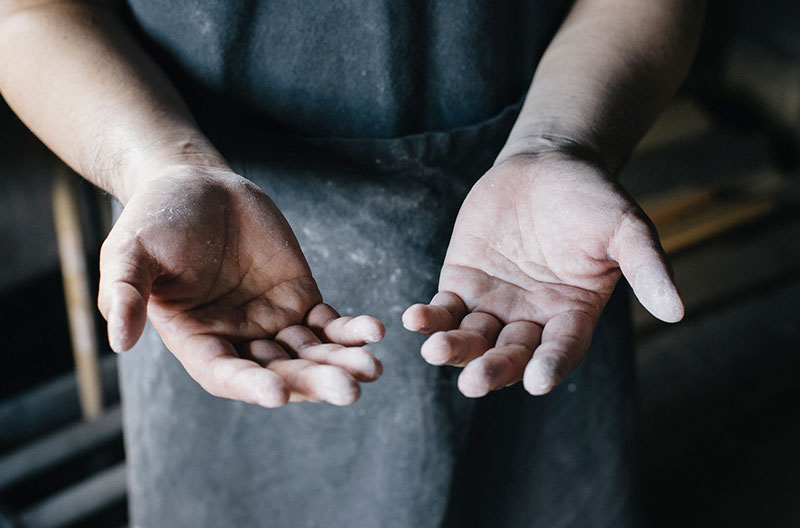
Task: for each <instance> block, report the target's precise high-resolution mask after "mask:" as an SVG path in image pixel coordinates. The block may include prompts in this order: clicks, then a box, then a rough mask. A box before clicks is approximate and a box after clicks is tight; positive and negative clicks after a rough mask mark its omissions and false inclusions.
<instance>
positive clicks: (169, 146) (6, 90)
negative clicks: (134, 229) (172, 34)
mask: <svg viewBox="0 0 800 528" xmlns="http://www.w3.org/2000/svg"><path fill="white" fill-rule="evenodd" d="M0 57H2V60H0V93H2V94H3V97H4V98H5V99H6V101H7V102H8V104H9V105H10V106H11V108H12V109H13V110H14V111H15V112H16V113H17V115H19V116H20V118H21V119H22V120H23V122H25V124H26V125H27V126H28V127H29V128H30V129H31V130H33V132H34V133H35V134H36V135H37V136H39V138H40V139H41V140H42V141H43V142H44V143H45V144H46V145H47V146H48V147H49V148H50V149H51V150H53V152H55V153H56V154H57V155H58V156H59V157H60V158H61V159H62V160H64V161H65V162H66V163H67V164H68V165H69V166H70V167H72V168H73V169H74V170H75V171H76V172H78V173H79V174H81V175H82V176H84V177H85V178H87V179H88V180H90V181H92V182H93V183H95V184H96V185H98V186H99V187H102V188H103V189H105V190H107V191H109V192H110V193H111V194H113V195H114V196H116V197H117V198H119V199H120V200H122V201H123V202H127V200H128V198H129V197H130V196H131V195H132V194H133V193H134V191H135V189H136V188H137V186H139V185H140V184H142V183H144V182H145V181H146V180H147V179H149V178H150V177H151V176H155V175H156V173H158V172H159V171H160V170H161V169H162V168H163V167H164V166H166V165H172V164H191V165H197V164H203V165H208V166H214V167H217V168H227V165H226V164H225V162H224V160H223V159H222V157H221V156H220V155H219V153H218V152H217V151H216V149H214V147H213V146H212V145H211V144H210V143H209V141H208V140H207V139H206V138H205V136H204V135H203V134H202V133H201V132H200V130H199V129H198V127H197V125H196V123H195V122H194V119H193V118H192V116H191V115H190V113H189V110H188V108H187V107H186V104H185V103H184V102H183V99H182V98H181V96H180V95H179V94H178V92H177V91H176V90H175V88H174V87H173V86H172V84H171V83H170V82H169V80H168V79H167V77H166V75H165V74H164V72H163V71H161V69H160V68H159V67H158V66H157V65H156V63H155V62H154V61H153V60H152V59H151V58H150V57H149V56H148V55H147V54H146V53H145V52H144V50H142V49H141V47H140V46H139V44H138V43H137V42H136V41H135V39H134V38H133V37H132V36H131V35H130V33H129V32H128V30H127V28H126V27H125V25H124V23H123V21H122V20H121V18H120V16H119V14H118V12H117V10H116V9H115V7H114V6H113V5H112V2H92V3H90V2H76V1H52V0H51V1H48V0H5V1H4V2H3V3H2V5H1V6H0Z"/></svg>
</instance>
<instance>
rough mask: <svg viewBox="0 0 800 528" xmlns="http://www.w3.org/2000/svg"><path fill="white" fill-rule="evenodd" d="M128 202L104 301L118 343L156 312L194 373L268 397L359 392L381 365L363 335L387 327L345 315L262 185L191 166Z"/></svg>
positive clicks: (164, 333)
mask: <svg viewBox="0 0 800 528" xmlns="http://www.w3.org/2000/svg"><path fill="white" fill-rule="evenodd" d="M146 187H147V188H146V189H145V190H143V191H137V192H136V193H135V194H134V195H133V196H132V198H131V199H130V200H129V201H128V203H127V205H126V207H125V209H124V211H123V212H122V215H121V216H120V218H119V220H118V221H117V223H116V225H115V226H114V228H113V229H112V230H111V233H110V234H109V236H108V239H107V240H106V241H105V243H104V244H103V248H102V251H101V255H100V270H101V277H100V294H99V299H98V305H99V307H100V311H101V312H102V313H103V316H104V317H105V318H106V320H107V321H108V335H109V342H110V343H111V346H112V348H113V349H114V350H116V351H117V352H120V351H123V350H127V349H129V348H131V347H132V346H133V345H134V344H135V343H136V341H137V340H138V339H139V337H140V336H141V334H142V331H143V329H144V325H145V319H146V317H147V316H149V317H150V320H151V321H152V323H153V326H154V327H155V328H156V330H157V331H158V333H159V334H160V335H161V337H162V339H163V340H164V343H165V344H166V345H167V347H168V348H169V349H170V350H171V351H172V353H173V354H174V355H175V356H176V357H177V358H178V359H179V360H180V362H181V363H182V364H183V366H184V368H185V369H186V371H187V372H188V373H189V375H190V376H192V378H194V379H195V380H196V381H197V382H198V383H199V384H200V385H202V386H203V388H205V389H206V390H207V391H208V392H209V393H211V394H213V395H215V396H221V397H225V398H231V399H235V400H242V401H245V402H250V403H256V404H258V405H262V406H265V407H276V406H280V405H283V404H284V403H286V402H287V401H288V400H292V401H298V400H309V401H327V402H330V403H333V404H336V405H347V404H350V403H352V402H354V401H355V400H356V399H357V398H358V396H359V393H360V388H359V384H358V382H363V381H372V380H374V379H376V378H377V377H378V376H380V374H381V364H380V362H379V361H378V360H377V359H376V358H375V357H374V356H372V355H371V354H370V353H368V352H367V351H366V350H365V349H363V348H361V345H363V344H365V343H371V342H375V341H379V340H380V339H381V338H382V337H383V333H384V327H383V325H382V324H381V323H380V322H379V321H378V320H377V319H374V318H372V317H368V316H359V317H356V318H350V317H340V316H339V314H338V313H336V311H334V309H333V308H331V307H330V306H328V305H326V304H323V303H322V296H321V295H320V292H319V290H318V288H317V285H316V283H315V282H314V279H313V278H312V277H311V270H310V269H309V267H308V264H307V263H306V260H305V258H304V257H303V254H302V253H301V251H300V247H299V245H298V243H297V240H296V239H295V237H294V234H293V233H292V231H291V228H290V227H289V225H288V223H287V222H286V220H285V219H284V217H283V215H282V214H281V213H280V211H279V210H278V209H277V207H275V205H274V204H273V202H272V201H271V200H270V199H269V198H268V197H267V196H266V195H265V194H264V193H263V192H262V191H261V190H260V189H259V188H258V187H256V186H255V185H253V184H252V183H250V182H249V181H247V180H245V179H244V178H241V177H239V176H237V175H235V174H232V173H230V172H227V171H219V170H215V171H211V170H208V169H183V170H181V171H173V173H172V174H170V175H167V176H164V177H160V178H157V179H155V180H154V182H151V183H150V184H149V185H147V186H146Z"/></svg>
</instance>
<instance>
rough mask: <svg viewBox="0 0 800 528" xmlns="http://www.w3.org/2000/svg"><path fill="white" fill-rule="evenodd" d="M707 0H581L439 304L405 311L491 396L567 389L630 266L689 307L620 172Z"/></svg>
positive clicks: (652, 289) (467, 204) (490, 183)
mask: <svg viewBox="0 0 800 528" xmlns="http://www.w3.org/2000/svg"><path fill="white" fill-rule="evenodd" d="M703 7H704V6H703V3H702V2H685V1H678V0H675V1H641V0H582V1H581V0H579V1H577V2H575V4H574V6H573V8H572V10H571V12H570V14H569V16H568V17H567V19H566V20H565V22H564V24H563V25H562V27H561V28H560V29H559V31H558V33H557V34H556V36H555V38H554V39H553V41H552V42H551V44H550V46H549V47H548V49H547V51H546V52H545V54H544V56H543V57H542V60H541V62H540V64H539V67H538V68H537V70H536V74H535V76H534V79H533V82H532V84H531V88H530V90H529V92H528V95H527V96H526V100H525V104H524V105H523V108H522V111H521V113H520V116H519V117H518V119H517V121H516V123H515V125H514V128H513V129H512V131H511V134H510V136H509V138H508V141H507V142H506V145H505V147H504V148H503V150H502V151H501V152H500V154H499V156H498V158H497V161H496V162H495V164H494V167H493V168H492V169H491V170H490V171H489V172H488V173H487V174H486V175H485V176H483V177H482V178H481V179H480V180H479V181H478V183H477V184H476V185H475V186H474V187H473V189H472V190H471V191H470V193H469V195H468V196H467V198H466V200H465V201H464V204H463V206H462V207H461V211H460V212H459V215H458V218H457V220H456V224H455V228H454V231H453V236H452V239H451V241H450V245H449V247H448V251H447V256H446V258H445V262H444V267H443V269H442V273H441V276H440V280H439V293H438V294H437V295H436V296H434V298H433V299H432V300H431V302H430V303H428V304H418V305H415V306H412V307H410V308H409V309H408V310H407V311H406V312H405V314H404V315H403V323H404V325H405V327H406V328H408V329H409V330H413V331H417V332H421V333H423V334H425V335H429V336H430V337H429V338H428V339H427V340H426V341H425V343H424V344H423V346H422V356H423V357H424V358H425V359H426V360H427V361H428V362H429V363H431V364H434V365H454V366H463V367H464V370H463V372H462V373H461V375H460V377H459V389H460V390H461V392H462V393H464V394H465V395H466V396H471V397H479V396H483V395H485V394H486V393H487V392H489V391H490V390H495V389H500V388H503V387H505V386H507V385H509V384H511V383H516V382H518V381H520V380H522V381H523V383H524V386H525V389H526V390H527V391H528V392H529V393H531V394H533V395H541V394H545V393H547V392H549V391H550V390H552V388H553V387H554V386H556V385H557V384H558V383H560V382H561V381H562V380H563V379H564V377H565V376H566V375H567V374H569V373H570V372H572V371H573V370H574V369H575V368H576V367H577V366H578V365H579V364H580V362H581V361H582V360H583V358H584V356H585V354H586V351H587V349H588V348H589V345H590V343H591V338H592V332H593V330H594V327H595V325H596V324H597V321H598V318H599V316H600V313H601V312H602V310H603V307H604V306H605V305H606V303H607V302H608V299H609V297H610V295H611V292H612V291H613V289H614V286H615V285H616V283H617V281H618V280H619V278H620V276H621V275H624V276H625V278H626V279H627V280H628V282H629V283H630V284H631V286H632V287H633V291H634V293H635V294H636V297H637V298H638V299H639V301H640V302H641V303H642V304H643V305H644V307H645V308H647V309H648V310H649V311H650V312H651V313H652V314H653V315H654V316H656V317H658V318H659V319H661V320H663V321H667V322H676V321H679V320H680V319H681V318H682V317H683V313H684V309H683V303H682V302H681V299H680V296H679V295H678V291H677V288H676V287H675V284H674V282H673V280H672V275H671V272H670V269H669V266H668V263H667V260H666V257H665V255H664V252H663V250H662V248H661V246H660V244H659V243H658V237H657V235H656V233H655V230H654V229H653V226H652V224H651V223H650V221H649V220H648V219H647V218H646V216H645V215H644V213H643V212H642V211H641V209H640V208H639V207H638V206H637V205H636V204H635V203H634V202H633V200H631V198H630V197H629V196H628V195H627V193H625V191H624V190H623V189H622V188H621V187H620V186H619V185H618V184H617V183H616V182H615V178H614V176H615V173H616V171H617V170H618V169H619V167H620V165H621V164H622V163H623V161H624V160H625V159H626V158H627V157H628V155H629V154H630V152H631V150H632V149H633V147H634V146H635V144H636V142H637V141H638V140H639V139H640V137H641V136H642V134H644V132H645V131H646V130H647V128H648V127H649V126H650V124H651V122H652V121H653V120H654V119H655V117H656V116H657V115H658V112H659V111H660V110H661V109H662V108H663V106H664V105H665V104H666V102H667V101H668V99H669V98H670V97H671V96H672V94H673V93H674V91H675V89H676V88H677V86H678V83H679V82H680V81H681V79H682V78H683V76H684V75H685V73H686V71H687V70H688V67H689V65H690V63H691V60H692V57H693V55H694V51H695V47H696V45H697V40H698V38H699V33H700V27H701V22H702V11H703Z"/></svg>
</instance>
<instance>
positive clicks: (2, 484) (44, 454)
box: [0, 407, 122, 490]
mask: <svg viewBox="0 0 800 528" xmlns="http://www.w3.org/2000/svg"><path fill="white" fill-rule="evenodd" d="M121 435H122V412H121V411H120V408H119V407H114V408H112V409H110V410H109V411H108V412H106V413H105V414H103V415H102V416H101V417H100V418H98V419H96V420H94V421H91V422H79V423H77V424H74V425H72V426H70V427H66V428H64V429H62V430H60V431H58V432H56V433H54V434H51V435H49V436H47V437H45V438H42V439H40V440H37V441H36V442H33V443H31V444H28V445H26V446H24V447H22V448H20V449H18V450H16V451H14V452H12V453H10V454H8V455H6V456H4V457H2V458H0V490H2V489H4V488H8V487H11V486H13V485H14V484H15V483H17V482H22V481H23V480H25V479H27V478H29V477H32V476H34V475H36V474H38V473H42V472H44V471H47V470H48V469H51V468H53V467H55V466H57V465H59V464H61V463H63V462H66V461H68V460H70V459H73V458H75V457H78V456H80V455H82V454H84V453H87V452H89V451H91V450H93V449H95V448H97V447H99V446H101V445H103V444H105V443H107V442H109V441H110V440H113V439H114V438H115V437H119V436H121Z"/></svg>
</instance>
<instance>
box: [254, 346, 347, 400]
mask: <svg viewBox="0 0 800 528" xmlns="http://www.w3.org/2000/svg"><path fill="white" fill-rule="evenodd" d="M241 353H242V355H246V356H248V357H252V358H257V361H259V363H261V364H262V365H264V366H266V367H267V368H268V369H269V370H270V371H271V372H273V373H275V374H277V375H278V376H280V378H281V379H282V380H283V381H284V383H285V384H286V386H287V387H288V389H289V391H290V395H289V400H290V401H312V402H323V401H324V402H329V403H332V404H334V405H350V404H351V403H353V402H354V401H356V400H357V399H358V397H359V395H360V393H361V389H360V388H359V386H358V382H357V381H356V380H355V379H354V378H353V377H352V376H350V375H349V374H348V373H347V372H345V371H344V370H342V369H340V368H337V367H334V366H330V365H320V364H318V363H315V362H313V361H309V360H307V359H292V358H291V357H290V356H289V354H288V353H287V352H286V351H285V350H284V349H283V348H282V347H281V346H280V345H279V344H278V343H276V342H274V341H268V340H258V341H251V342H250V343H247V344H246V345H244V346H243V347H242V351H241Z"/></svg>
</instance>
